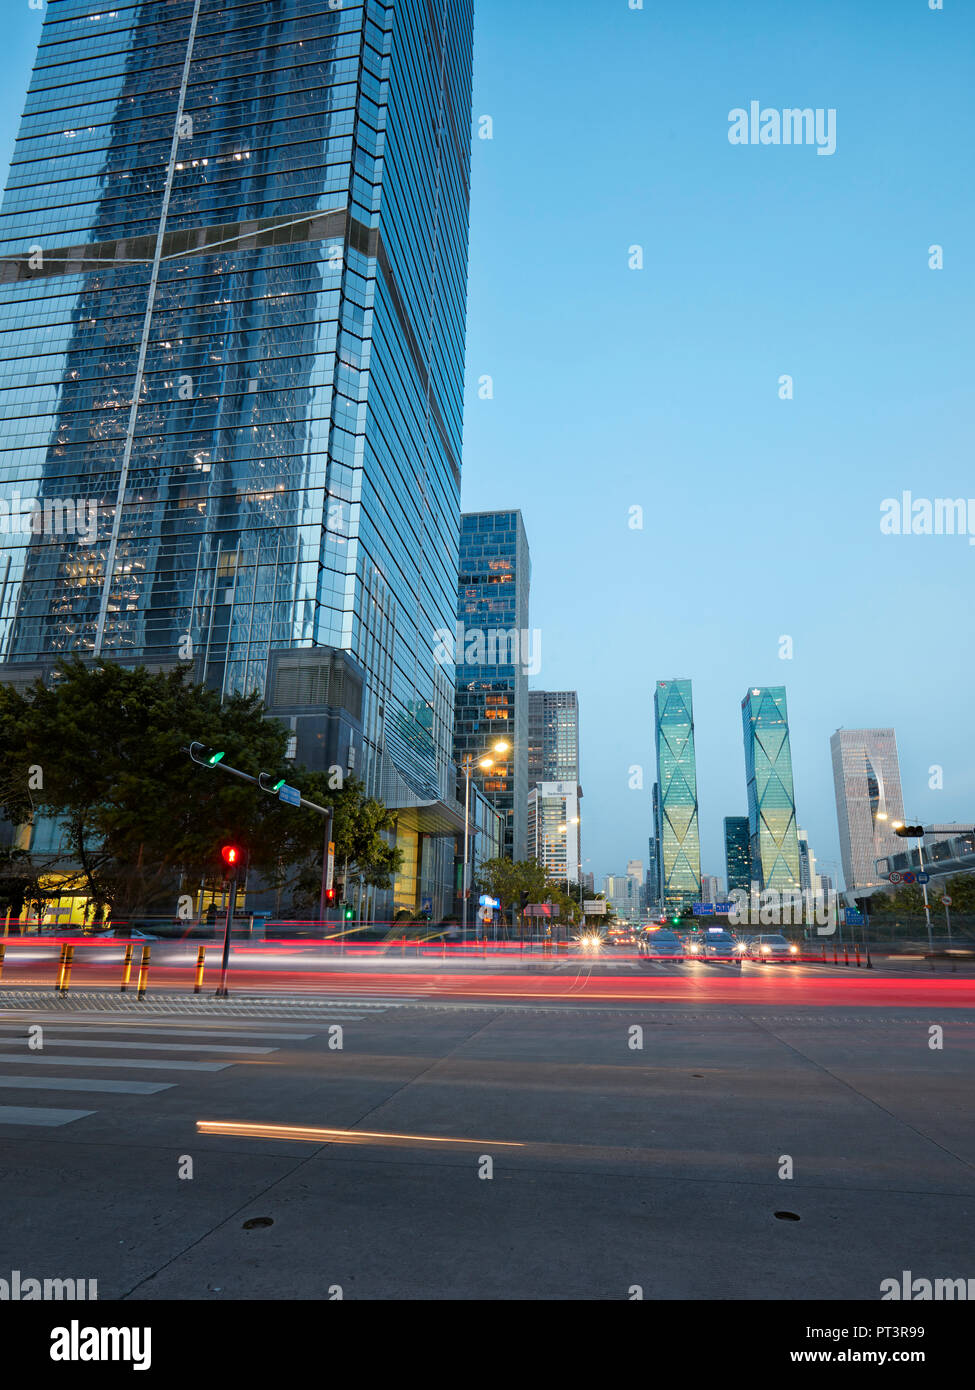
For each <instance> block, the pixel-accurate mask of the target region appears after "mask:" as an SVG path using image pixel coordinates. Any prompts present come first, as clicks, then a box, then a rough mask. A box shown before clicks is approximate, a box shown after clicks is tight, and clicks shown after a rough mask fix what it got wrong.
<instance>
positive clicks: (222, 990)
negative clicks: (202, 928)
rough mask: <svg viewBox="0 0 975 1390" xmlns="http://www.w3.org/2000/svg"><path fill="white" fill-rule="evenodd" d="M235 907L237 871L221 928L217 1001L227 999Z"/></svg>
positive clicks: (232, 881)
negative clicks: (221, 954) (224, 920)
mask: <svg viewBox="0 0 975 1390" xmlns="http://www.w3.org/2000/svg"><path fill="white" fill-rule="evenodd" d="M236 906H237V871H236V869H235V870H234V876H233V878H232V879H231V880H230V900H229V902H228V903H227V920H226V922H225V923H224V928H223V957H222V959H221V961H220V987H219V989H218V990H217V993H216V998H217V999H227V998H229V995H230V991H229V990H228V988H227V970H228V968H229V966H230V927H231V924H232V922H233V920H234V909H235V908H236Z"/></svg>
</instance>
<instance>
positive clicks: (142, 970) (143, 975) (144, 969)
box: [137, 946, 149, 999]
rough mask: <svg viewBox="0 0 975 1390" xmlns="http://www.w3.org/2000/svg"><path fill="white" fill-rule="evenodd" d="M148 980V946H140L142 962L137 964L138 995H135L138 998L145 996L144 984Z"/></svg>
mask: <svg viewBox="0 0 975 1390" xmlns="http://www.w3.org/2000/svg"><path fill="white" fill-rule="evenodd" d="M148 982H149V947H148V946H143V948H142V962H141V964H140V965H139V993H138V996H137V997H138V998H139V999H145V997H146V985H147V984H148Z"/></svg>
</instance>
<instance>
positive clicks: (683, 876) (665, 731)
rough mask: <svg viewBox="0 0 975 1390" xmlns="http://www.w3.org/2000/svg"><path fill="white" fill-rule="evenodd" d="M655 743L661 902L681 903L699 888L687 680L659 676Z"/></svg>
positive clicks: (694, 898) (694, 767) (666, 904)
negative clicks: (673, 679) (671, 679)
mask: <svg viewBox="0 0 975 1390" xmlns="http://www.w3.org/2000/svg"><path fill="white" fill-rule="evenodd" d="M653 708H654V721H655V741H656V746H657V783H658V786H659V789H660V790H659V792H658V795H657V798H656V815H655V820H656V825H655V835H656V839H657V844H658V846H659V848H658V850H657V859H658V864H659V874H660V896H661V899H662V904H663V906H664V907H667V908H673V907H677V908H680V907H683V906H684V905H685V904H686V903H690V902H695V901H697V900H698V899H699V898H700V893H701V836H700V830H699V827H698V818H697V763H696V760H695V756H694V705H693V700H692V697H691V683H690V681H688V680H675V681H658V682H657V689H656V691H655V692H654V699H653Z"/></svg>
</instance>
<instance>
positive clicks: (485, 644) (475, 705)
mask: <svg viewBox="0 0 975 1390" xmlns="http://www.w3.org/2000/svg"><path fill="white" fill-rule="evenodd" d="M530 583H531V559H530V556H529V552H528V538H527V537H526V535H525V526H524V522H523V521H522V518H521V512H518V511H510V512H465V513H464V515H463V516H462V517H461V534H460V578H459V582H458V600H457V642H456V653H455V656H456V668H457V699H456V705H455V711H454V756H455V758H456V760H457V762H458V763H460V762H462V760H463V758H464V757H465V756H466V755H468V754H472V755H473V757H474V758H475V760H476V759H478V758H480V757H481V756H482V755H483V754H485V753H486V752H488V751H489V749H490V747H491V745H492V743H495V742H497V741H498V740H499V739H501V738H504V739H505V740H506V741H507V742H508V743H510V744H511V748H512V751H511V752H510V753H509V754H508V755H507V760H506V762H505V764H504V766H502V767H500V768H497V769H493V770H492V771H491V772H489V773H487V774H486V775H484V776H483V778H482V779H481V785H482V787H483V788H484V791H485V793H486V794H487V796H488V797H489V798H490V799H491V800H492V801H493V802H494V804H495V806H497V808H498V810H499V811H501V812H503V814H504V816H505V822H506V829H505V855H506V856H508V857H510V858H512V859H524V858H526V857H527V849H528V666H529V664H530V657H531V652H530V651H529V650H526V648H527V647H528V646H529V644H530V642H531V632H530V630H529V626H528V613H529V589H530Z"/></svg>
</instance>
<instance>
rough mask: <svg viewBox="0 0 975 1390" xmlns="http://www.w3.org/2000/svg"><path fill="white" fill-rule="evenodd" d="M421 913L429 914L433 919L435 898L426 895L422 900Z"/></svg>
mask: <svg viewBox="0 0 975 1390" xmlns="http://www.w3.org/2000/svg"><path fill="white" fill-rule="evenodd" d="M420 911H421V912H429V914H430V915H431V917H432V916H433V898H432V896H430V895H428V894H424V895H423V896H422V897H421V898H420Z"/></svg>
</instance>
